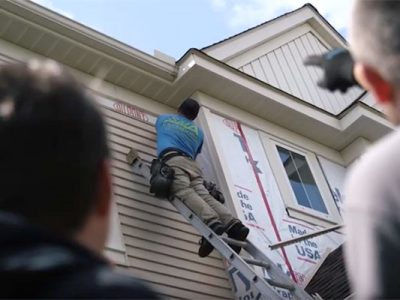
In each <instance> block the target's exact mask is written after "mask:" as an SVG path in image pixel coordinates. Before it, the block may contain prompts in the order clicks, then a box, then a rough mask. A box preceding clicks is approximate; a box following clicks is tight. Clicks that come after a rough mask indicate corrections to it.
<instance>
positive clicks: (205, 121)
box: [193, 97, 237, 217]
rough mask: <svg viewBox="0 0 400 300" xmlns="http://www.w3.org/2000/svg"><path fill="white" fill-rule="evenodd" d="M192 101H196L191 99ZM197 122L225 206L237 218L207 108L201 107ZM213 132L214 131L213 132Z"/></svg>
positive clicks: (226, 165) (230, 182) (224, 162)
mask: <svg viewBox="0 0 400 300" xmlns="http://www.w3.org/2000/svg"><path fill="white" fill-rule="evenodd" d="M193 99H196V98H195V97H193ZM198 119H199V122H200V124H201V126H202V129H203V131H204V134H205V137H206V138H207V145H208V147H209V149H208V150H209V153H210V156H211V159H213V161H214V165H215V168H214V171H215V174H216V176H217V180H218V184H219V185H220V188H221V191H222V193H223V194H224V197H225V203H226V204H225V205H227V206H228V208H229V210H230V212H231V213H232V214H233V215H234V216H235V217H237V212H236V209H235V207H234V204H233V203H234V201H233V199H236V194H235V193H234V191H235V189H234V184H233V180H232V179H231V176H230V172H229V167H228V162H227V161H226V160H225V156H224V154H223V150H222V147H223V145H221V143H220V141H219V140H218V136H217V135H216V134H213V133H212V132H213V117H212V115H211V112H210V110H209V109H208V108H205V107H201V109H200V112H199V115H198ZM214 132H215V131H214Z"/></svg>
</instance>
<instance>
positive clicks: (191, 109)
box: [178, 98, 200, 120]
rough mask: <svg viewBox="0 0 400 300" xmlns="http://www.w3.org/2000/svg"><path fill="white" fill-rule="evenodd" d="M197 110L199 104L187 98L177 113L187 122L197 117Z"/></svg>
mask: <svg viewBox="0 0 400 300" xmlns="http://www.w3.org/2000/svg"><path fill="white" fill-rule="evenodd" d="M199 110H200V105H199V103H198V102H197V101H196V100H193V99H191V98H187V99H186V100H185V101H183V102H182V104H181V105H180V106H179V108H178V111H179V112H180V113H181V114H182V115H184V116H185V117H186V118H188V119H189V120H194V119H196V117H197V115H198V114H199Z"/></svg>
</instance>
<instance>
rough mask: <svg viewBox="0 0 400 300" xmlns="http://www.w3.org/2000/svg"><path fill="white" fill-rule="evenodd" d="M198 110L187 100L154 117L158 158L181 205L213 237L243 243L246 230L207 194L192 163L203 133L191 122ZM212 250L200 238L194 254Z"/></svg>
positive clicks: (206, 254) (206, 253)
mask: <svg viewBox="0 0 400 300" xmlns="http://www.w3.org/2000/svg"><path fill="white" fill-rule="evenodd" d="M199 109H200V105H199V103H198V102H197V101H196V100H193V99H191V98H188V99H186V100H185V101H183V102H182V104H181V105H180V106H179V108H178V113H177V114H165V115H160V116H159V117H158V118H157V121H156V131H157V154H158V157H159V158H160V159H161V160H162V161H163V162H165V163H166V164H167V165H168V166H170V167H171V168H172V169H173V170H174V172H175V175H174V179H173V182H172V187H171V193H172V195H174V196H176V197H178V198H179V199H180V200H181V201H182V202H183V203H185V204H186V206H188V207H189V208H190V209H191V210H192V211H193V212H194V213H195V214H196V215H197V216H198V217H199V218H200V219H201V220H202V221H203V222H204V223H205V224H207V225H208V226H209V227H210V228H211V229H212V230H213V231H214V232H215V233H216V234H218V235H221V234H223V233H224V232H226V233H227V234H228V237H230V238H232V239H236V240H239V241H244V240H246V238H247V236H248V234H249V229H248V228H247V227H246V226H244V225H243V224H242V222H241V221H240V220H239V219H237V218H234V217H233V216H232V214H231V213H230V212H229V210H228V209H227V208H226V207H225V206H224V205H223V204H221V203H220V202H219V201H217V200H216V199H215V198H214V197H212V196H211V195H210V193H209V192H208V190H207V189H206V188H205V186H204V184H203V178H202V174H201V171H200V168H199V167H198V165H197V163H196V161H195V160H196V157H197V155H198V154H199V153H200V151H201V148H202V145H203V140H204V134H203V131H202V130H201V128H200V127H199V126H197V125H196V124H195V123H194V122H193V120H195V119H196V117H197V115H198V113H199ZM232 248H234V250H235V251H236V252H239V251H240V247H237V246H233V247H232ZM213 249H214V248H213V246H212V245H211V244H210V243H209V242H208V241H207V240H206V239H205V238H202V239H201V242H200V248H199V251H198V254H199V256H200V257H206V256H208V255H209V254H210V253H211V252H212V250H213Z"/></svg>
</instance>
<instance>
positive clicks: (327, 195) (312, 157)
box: [261, 134, 341, 227]
mask: <svg viewBox="0 0 400 300" xmlns="http://www.w3.org/2000/svg"><path fill="white" fill-rule="evenodd" d="M261 137H262V139H261V140H262V143H263V145H264V149H265V151H266V154H267V157H268V160H269V162H270V164H271V168H272V172H273V173H274V176H275V179H276V181H277V184H278V187H279V190H280V192H281V195H282V198H283V201H284V203H285V206H286V209H287V212H288V215H289V216H291V217H294V218H298V219H301V220H305V221H307V222H310V223H312V224H315V225H321V226H324V227H325V226H327V225H328V224H338V223H340V222H341V217H340V214H339V212H338V211H337V207H336V205H335V202H334V199H333V197H332V194H331V192H330V190H329V186H328V184H327V182H326V180H325V178H324V176H323V173H322V170H321V167H320V165H319V164H318V161H317V157H316V154H315V153H313V152H311V151H307V150H306V151H305V150H303V149H301V148H299V147H297V146H296V145H294V144H292V143H288V142H284V141H282V140H279V139H276V138H271V137H270V136H268V135H267V134H261ZM276 146H281V147H284V148H286V149H288V150H290V151H293V152H296V153H299V154H300V155H303V156H304V157H305V158H306V161H307V163H308V166H309V168H310V170H311V173H312V175H313V177H314V180H315V183H316V185H317V187H318V189H319V192H320V194H321V197H322V200H323V201H324V204H325V206H326V209H327V211H328V213H327V214H324V213H322V212H318V211H316V210H313V209H310V208H308V207H304V206H301V205H299V204H298V202H297V200H296V196H295V194H294V191H293V189H292V188H291V185H290V182H289V179H288V177H287V174H286V172H285V170H284V168H283V166H282V162H281V160H280V158H279V153H278V150H277V148H276Z"/></svg>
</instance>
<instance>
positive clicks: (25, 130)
mask: <svg viewBox="0 0 400 300" xmlns="http://www.w3.org/2000/svg"><path fill="white" fill-rule="evenodd" d="M0 141H1V147H0V166H1V167H0V210H1V211H7V212H11V213H14V214H16V215H19V216H22V217H23V218H25V219H26V220H28V221H29V222H31V223H34V224H37V225H40V226H42V227H46V228H47V229H49V230H52V231H55V232H56V233H57V234H61V235H64V236H69V237H72V238H78V239H79V240H81V242H82V243H84V244H85V245H86V246H88V247H89V248H92V249H96V250H100V248H102V247H103V246H104V243H105V240H106V235H107V228H108V213H109V205H110V198H111V188H110V186H111V185H110V175H109V167H108V160H107V159H108V152H109V150H108V146H107V143H106V133H105V127H104V123H103V120H102V117H101V115H100V113H99V112H98V110H97V109H96V107H95V106H94V104H93V103H92V100H91V99H90V98H89V96H88V95H87V94H86V93H85V92H84V90H83V88H82V87H81V86H80V85H79V84H78V83H77V82H76V81H75V80H74V79H73V78H72V77H71V76H70V75H69V74H68V73H67V72H65V71H64V70H63V69H62V68H61V67H60V66H59V65H58V64H56V63H55V62H53V61H45V62H39V61H32V62H30V63H28V64H7V65H2V66H0ZM95 229H96V230H95Z"/></svg>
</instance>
